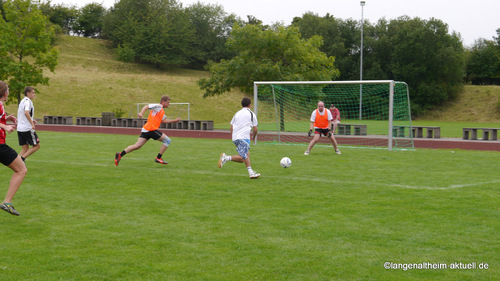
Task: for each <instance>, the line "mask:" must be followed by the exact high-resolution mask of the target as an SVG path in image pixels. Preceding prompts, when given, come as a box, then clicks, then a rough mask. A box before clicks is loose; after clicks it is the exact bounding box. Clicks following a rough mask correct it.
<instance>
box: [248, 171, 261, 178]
mask: <svg viewBox="0 0 500 281" xmlns="http://www.w3.org/2000/svg"><path fill="white" fill-rule="evenodd" d="M258 177H260V174H259V173H256V172H252V173H251V174H250V178H251V179H256V178H258Z"/></svg>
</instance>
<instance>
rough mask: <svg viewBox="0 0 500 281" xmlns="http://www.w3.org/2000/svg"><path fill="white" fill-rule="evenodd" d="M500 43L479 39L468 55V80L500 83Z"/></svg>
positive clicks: (479, 82) (476, 82) (478, 82)
mask: <svg viewBox="0 0 500 281" xmlns="http://www.w3.org/2000/svg"><path fill="white" fill-rule="evenodd" d="M499 48H500V45H498V44H496V42H495V41H492V40H486V39H478V40H476V41H475V42H474V45H473V46H472V49H471V50H469V52H468V56H467V80H468V81H470V82H471V83H472V84H475V85H481V84H489V85H490V84H500V56H499V55H500V49H499Z"/></svg>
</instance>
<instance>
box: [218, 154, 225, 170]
mask: <svg viewBox="0 0 500 281" xmlns="http://www.w3.org/2000/svg"><path fill="white" fill-rule="evenodd" d="M226 162H227V157H226V153H222V154H221V155H220V158H219V164H218V166H219V168H222V165H224V163H226Z"/></svg>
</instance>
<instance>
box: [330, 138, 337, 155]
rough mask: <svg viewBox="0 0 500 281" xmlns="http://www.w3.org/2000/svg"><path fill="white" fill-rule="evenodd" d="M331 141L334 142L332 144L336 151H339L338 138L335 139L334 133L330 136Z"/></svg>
mask: <svg viewBox="0 0 500 281" xmlns="http://www.w3.org/2000/svg"><path fill="white" fill-rule="evenodd" d="M330 141H331V142H332V145H333V148H335V151H337V150H338V147H337V140H336V139H335V137H334V136H333V134H332V135H331V136H330Z"/></svg>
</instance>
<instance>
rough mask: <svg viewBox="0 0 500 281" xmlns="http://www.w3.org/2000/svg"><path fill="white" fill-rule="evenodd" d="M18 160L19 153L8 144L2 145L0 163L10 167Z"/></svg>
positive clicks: (0, 147)
mask: <svg viewBox="0 0 500 281" xmlns="http://www.w3.org/2000/svg"><path fill="white" fill-rule="evenodd" d="M16 158H17V152H16V151H15V150H14V149H12V148H11V147H10V146H8V145H6V144H0V162H1V163H2V164H4V165H5V166H9V165H10V164H11V163H12V162H14V160H16Z"/></svg>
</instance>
